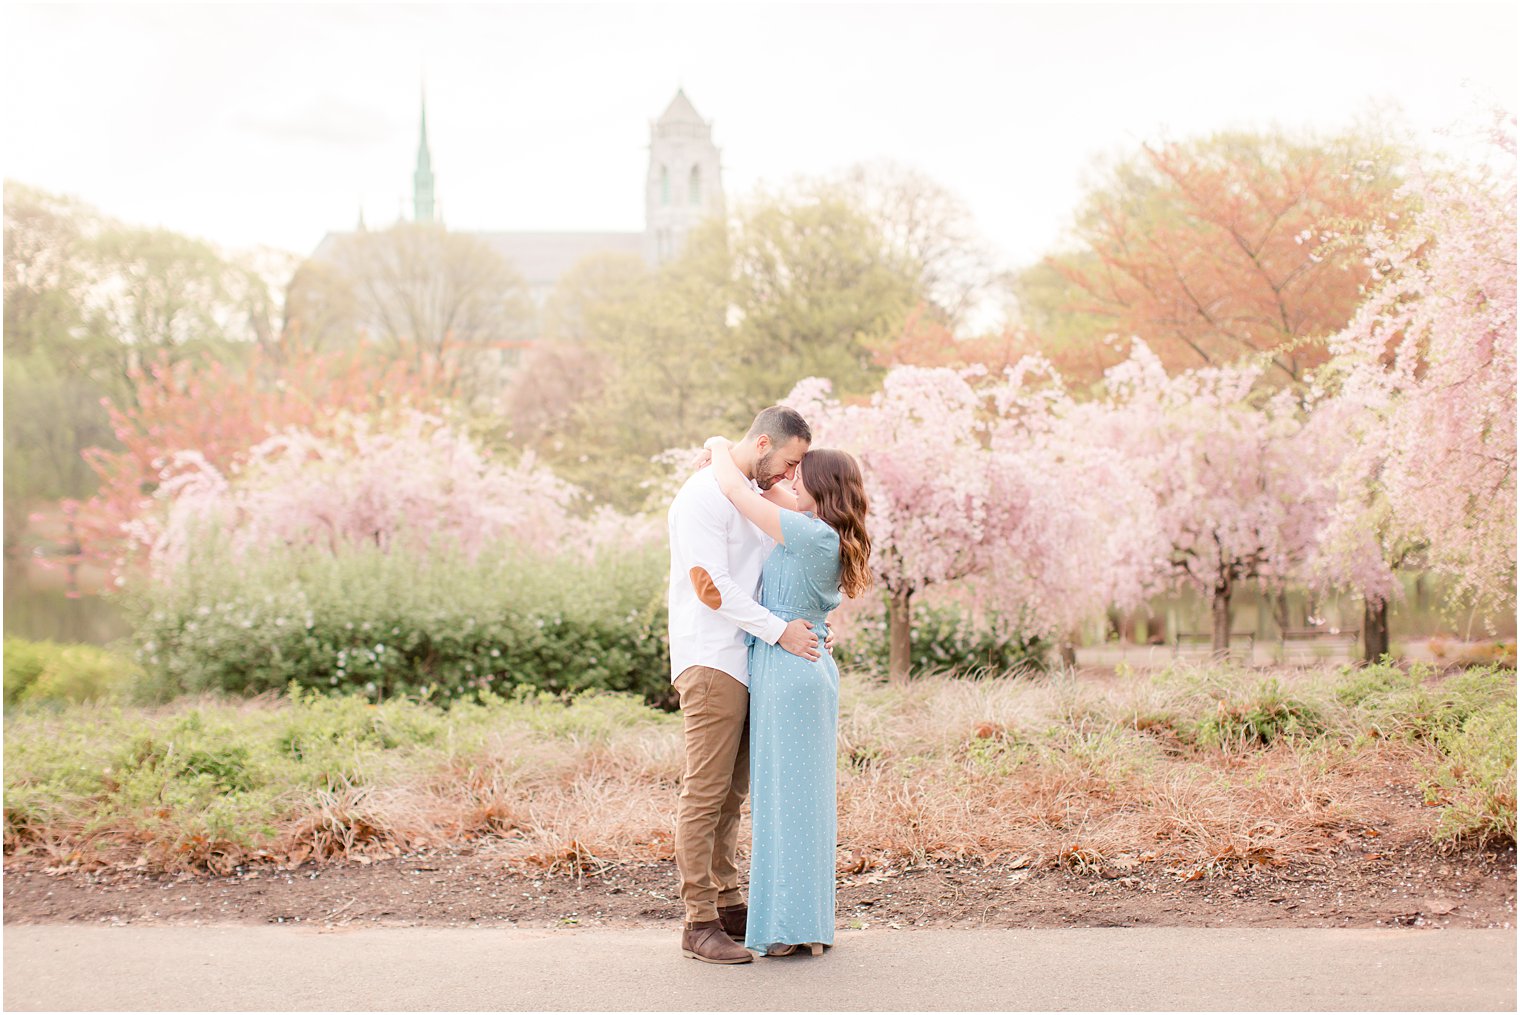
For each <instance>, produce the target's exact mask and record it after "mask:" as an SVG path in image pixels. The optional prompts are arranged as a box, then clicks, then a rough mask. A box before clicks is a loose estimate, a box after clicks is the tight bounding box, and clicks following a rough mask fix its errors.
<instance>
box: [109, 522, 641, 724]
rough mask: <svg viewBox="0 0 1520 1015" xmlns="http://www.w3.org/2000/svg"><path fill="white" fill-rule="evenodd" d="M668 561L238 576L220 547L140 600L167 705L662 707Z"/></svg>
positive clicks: (323, 562) (420, 565)
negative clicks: (621, 699) (587, 693)
mask: <svg viewBox="0 0 1520 1015" xmlns="http://www.w3.org/2000/svg"><path fill="white" fill-rule="evenodd" d="M663 557H664V552H663V549H661V548H654V549H643V550H635V551H629V552H626V553H624V554H621V555H617V556H612V555H604V556H603V557H602V558H601V559H599V560H596V561H586V560H584V559H583V558H582V557H580V556H579V555H578V554H576V553H573V552H566V553H565V554H563V555H561V556H559V557H557V558H545V557H541V556H536V555H533V554H529V553H525V552H513V551H511V550H508V549H500V550H498V551H496V552H494V553H491V554H487V555H483V556H482V557H480V558H479V559H477V560H475V561H473V562H472V561H468V560H465V559H464V558H462V557H461V556H459V555H457V554H455V553H452V552H449V551H447V550H441V551H437V552H432V553H422V554H417V553H406V552H393V553H385V552H381V551H380V550H378V549H375V548H350V549H345V550H342V551H340V552H339V553H337V554H336V555H334V554H332V553H329V552H320V551H315V550H290V551H285V552H278V553H270V554H265V555H263V556H261V557H260V558H258V559H256V560H251V561H245V562H241V563H234V562H232V561H230V560H229V559H227V558H226V557H225V556H224V555H221V554H219V553H218V552H216V550H215V548H214V547H208V548H207V550H206V552H205V553H203V554H202V555H201V557H200V558H199V559H198V560H197V561H195V562H193V563H192V564H191V565H189V566H187V567H186V568H185V569H184V570H183V572H182V573H181V574H180V575H179V577H178V578H177V580H176V581H175V582H174V583H173V584H172V585H170V586H168V587H155V588H153V589H152V590H151V591H150V592H149V593H148V594H147V595H146V596H144V597H143V598H141V599H140V600H139V601H138V602H137V604H136V610H135V614H136V616H135V618H134V619H135V620H136V629H137V642H138V649H137V655H138V659H139V660H140V661H141V663H142V664H143V666H144V667H146V669H147V671H148V674H149V681H150V684H151V686H152V688H153V689H154V691H155V692H156V694H157V696H158V697H161V698H168V697H172V696H173V695H175V694H179V693H183V692H197V691H207V690H212V691H223V692H233V693H256V692H262V691H272V690H281V689H284V688H285V687H286V686H287V685H289V684H291V683H294V684H296V685H298V686H300V687H304V688H311V689H315V690H322V691H347V690H350V689H352V690H357V691H361V692H363V693H364V694H365V695H367V696H368V697H370V698H371V699H373V700H382V699H386V698H391V697H394V696H397V695H415V696H421V697H437V698H438V699H440V700H455V699H459V698H462V697H471V696H477V695H479V694H481V693H482V692H485V691H489V690H495V691H504V690H509V689H511V688H515V687H530V688H537V689H542V690H545V691H550V692H563V691H571V692H575V691H583V690H614V691H630V692H634V693H636V694H640V695H643V696H644V697H645V698H647V699H649V700H664V699H665V698H666V697H667V696H668V695H669V691H670V674H669V665H670V664H669V652H668V648H667V645H666V640H667V635H666V620H665V594H666V593H665V569H664V562H663Z"/></svg>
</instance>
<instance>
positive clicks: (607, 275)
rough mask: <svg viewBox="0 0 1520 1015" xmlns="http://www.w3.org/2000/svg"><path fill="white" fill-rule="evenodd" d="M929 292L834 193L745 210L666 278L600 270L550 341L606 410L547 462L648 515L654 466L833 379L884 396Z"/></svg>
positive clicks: (696, 244)
mask: <svg viewBox="0 0 1520 1015" xmlns="http://www.w3.org/2000/svg"><path fill="white" fill-rule="evenodd" d="M922 292H923V290H922V286H921V284H920V276H919V272H918V270H917V268H916V266H915V265H914V264H913V263H911V261H910V260H909V259H907V258H905V257H902V256H900V254H899V253H898V252H897V251H896V250H894V248H893V246H892V244H891V243H890V242H889V241H888V239H887V237H886V236H885V235H884V233H883V231H882V230H881V228H880V227H879V226H878V225H877V224H876V223H875V222H874V221H873V220H872V219H871V218H870V217H869V216H868V215H867V214H866V213H865V212H864V211H863V210H862V209H860V208H857V207H856V206H855V205H854V204H852V203H851V201H850V200H848V199H847V198H846V196H845V195H844V194H843V193H842V192H840V191H839V190H838V189H836V188H833V187H831V186H827V185H817V186H813V185H804V186H799V187H798V188H796V190H795V193H794V194H793V196H790V197H785V198H781V197H775V196H771V195H764V194H762V195H760V196H759V197H757V198H755V199H753V200H751V201H749V202H747V203H744V204H741V205H740V206H739V207H738V208H737V209H736V211H735V212H734V214H733V215H732V216H731V217H730V218H729V219H727V220H726V221H724V220H712V221H709V222H707V223H705V224H704V225H703V226H702V227H699V228H698V229H696V230H694V231H693V232H692V233H691V235H690V236H689V238H688V240H687V244H686V247H685V249H684V250H683V251H682V253H681V256H679V257H677V258H676V259H674V260H673V261H671V262H669V263H667V264H665V265H662V266H661V267H660V268H659V269H658V270H654V271H651V270H648V269H643V268H640V267H638V266H636V265H634V264H630V263H628V262H626V261H622V262H619V261H613V260H602V261H596V262H588V263H586V264H584V265H582V266H581V268H580V269H579V270H577V271H576V272H573V273H571V275H569V276H567V277H566V279H565V280H563V281H562V283H561V285H560V287H559V291H558V292H557V293H556V294H555V297H554V299H553V300H552V301H551V303H550V305H549V307H548V308H547V310H546V315H545V317H546V328H545V334H546V340H547V342H552V343H559V348H560V352H559V354H558V355H559V356H560V357H561V358H560V360H559V361H558V365H557V366H555V367H554V369H557V370H558V371H559V372H560V373H561V374H564V373H565V360H564V358H563V357H564V356H566V355H568V352H567V350H570V349H574V350H578V352H579V354H580V355H582V356H583V357H584V358H583V359H582V360H580V361H577V362H579V364H580V365H581V366H582V367H583V369H584V371H585V373H582V374H579V375H577V376H578V377H579V378H581V379H584V378H585V377H587V376H589V375H593V374H594V377H595V385H594V388H593V389H591V390H594V395H593V396H590V397H585V396H584V395H583V397H581V398H580V399H579V401H576V402H575V403H574V406H575V407H574V410H573V411H571V412H567V413H565V414H564V416H563V417H562V420H561V425H559V426H557V427H556V428H555V430H554V432H553V434H552V436H547V437H546V439H543V440H541V442H540V444H539V445H538V446H539V447H541V448H542V449H543V450H544V453H545V454H546V455H547V456H548V458H549V459H550V461H551V462H552V463H553V464H554V466H555V467H556V469H557V470H558V471H560V472H561V473H562V474H564V475H565V476H566V477H567V478H570V479H571V480H572V481H573V482H576V483H579V484H580V485H582V486H584V487H586V488H587V489H588V490H590V491H591V492H592V493H593V494H594V495H596V496H598V497H600V498H602V499H606V500H610V501H611V502H613V503H616V504H619V505H621V506H625V507H626V506H637V505H639V504H641V503H642V502H643V501H644V499H645V497H646V496H647V493H648V481H649V479H650V477H651V474H652V473H653V472H654V471H655V470H654V467H653V466H652V465H651V461H650V459H651V457H652V456H654V455H658V454H659V453H660V452H662V451H664V450H667V449H669V448H675V447H686V446H691V445H694V444H697V443H700V442H701V440H702V438H703V437H705V436H707V435H708V434H710V433H712V432H715V431H723V432H729V433H733V432H737V431H738V430H740V429H742V428H743V427H745V426H747V425H748V424H749V422H750V420H751V419H752V418H753V416H754V414H755V412H756V411H758V410H759V409H761V408H763V407H764V406H766V405H768V404H771V403H773V402H775V401H776V400H777V399H779V398H781V397H783V396H784V395H785V394H786V393H787V392H788V391H789V390H791V388H792V386H793V385H794V384H796V382H797V381H798V380H800V379H802V378H803V377H807V376H812V375H820V376H826V377H829V378H830V379H831V380H833V381H834V384H835V389H836V390H837V391H840V392H841V393H843V394H846V395H848V394H852V393H856V394H858V393H864V392H867V391H870V390H871V389H872V388H874V386H875V385H876V383H877V382H878V380H879V378H880V376H881V374H882V370H881V367H880V366H878V365H877V362H876V350H877V349H878V348H880V347H882V346H883V345H885V344H886V343H887V342H888V341H890V340H891V339H892V338H893V337H895V336H896V334H897V333H898V332H900V331H901V329H902V327H903V324H904V322H905V320H906V319H907V316H908V314H909V313H910V312H911V311H912V310H913V309H914V308H915V307H917V306H918V305H919V304H920V303H921V302H922ZM552 365H553V364H551V363H549V362H548V361H547V359H546V361H545V363H544V365H543V366H542V367H541V371H540V373H539V375H538V377H537V378H536V379H537V380H541V381H547V380H549V379H551V376H552V373H551V370H550V367H551V366H552ZM535 390H536V392H537V394H538V396H539V397H547V396H546V395H545V391H546V390H547V388H546V386H545V385H538V386H536V388H535ZM560 390H561V392H562V393H566V394H568V390H569V389H568V386H566V387H562V388H561V389H560Z"/></svg>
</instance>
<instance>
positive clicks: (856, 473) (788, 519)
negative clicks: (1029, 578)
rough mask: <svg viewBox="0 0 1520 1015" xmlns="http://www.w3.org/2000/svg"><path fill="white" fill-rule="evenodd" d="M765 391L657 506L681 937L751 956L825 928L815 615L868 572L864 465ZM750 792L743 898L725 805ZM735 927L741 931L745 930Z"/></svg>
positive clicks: (824, 747) (827, 865)
mask: <svg viewBox="0 0 1520 1015" xmlns="http://www.w3.org/2000/svg"><path fill="white" fill-rule="evenodd" d="M811 444H812V431H811V430H810V429H809V428H808V425H807V423H806V421H805V420H803V418H802V416H801V415H799V414H798V413H797V412H796V411H794V410H792V409H788V408H786V407H784V406H772V407H771V408H769V409H766V410H764V411H763V412H761V413H760V415H758V416H756V417H755V421H754V423H753V424H751V426H750V429H749V432H748V434H746V435H745V437H744V439H743V440H742V441H740V442H739V443H738V444H730V443H729V442H728V441H727V440H725V439H723V438H721V437H715V438H713V439H711V440H709V441H708V442H707V448H708V451H709V452H710V453H711V462H710V464H707V465H705V466H704V467H703V468H701V469H700V470H699V471H698V472H697V473H696V474H695V475H693V476H692V477H691V478H690V479H688V480H687V481H686V483H685V485H684V486H682V488H681V491H680V492H679V493H678V494H677V495H676V498H675V500H674V502H673V503H672V504H671V507H670V519H669V520H670V661H671V675H672V679H673V681H674V684H675V690H676V692H677V694H678V695H679V697H680V702H681V712H682V716H683V720H684V727H685V744H686V761H685V766H684V770H683V773H682V779H681V796H680V803H679V807H678V810H677V817H676V844H675V845H676V866H677V868H678V869H679V872H680V877H681V903H682V905H683V906H684V907H685V910H686V915H685V921H686V922H685V926H684V929H683V932H682V935H681V951H682V953H683V954H685V955H687V956H689V957H691V958H694V959H699V960H701V961H703V962H715V963H722V964H736V963H741V962H749V961H752V960H753V958H754V954H755V953H756V952H758V953H759V954H762V955H766V956H772V957H774V956H780V955H790V954H793V953H794V952H797V951H798V950H799V949H801V948H806V949H807V950H809V951H810V952H811V953H812V954H814V955H817V954H821V953H822V951H823V949H824V947H826V946H828V945H832V944H833V943H834V849H835V834H836V830H837V816H836V814H835V809H834V808H835V787H834V770H835V764H836V750H837V748H836V739H837V735H838V733H837V731H838V724H839V670H838V669H837V668H836V667H835V665H834V660H833V658H832V657H831V656H830V648H831V647H832V637H831V636H828V632H827V627H826V623H825V621H826V618H827V616H828V614H829V613H830V611H832V610H833V609H834V608H835V607H837V606H838V605H839V603H840V601H841V597H842V596H843V595H849V596H851V597H854V596H857V595H860V594H861V593H862V592H864V591H865V590H866V588H867V587H868V586H869V585H870V582H871V572H870V567H869V560H870V556H871V539H870V536H869V535H868V534H867V533H866V528H865V520H866V497H865V488H864V484H863V482H862V480H861V474H860V468H859V466H858V465H857V464H856V463H855V460H854V459H853V458H851V457H850V456H849V455H847V454H845V453H844V452H842V451H832V450H826V449H822V448H820V449H816V450H815V449H811ZM747 795H752V796H753V800H752V803H751V808H750V810H751V818H752V826H753V827H752V831H753V843H752V846H751V850H750V877H749V905H748V906H746V905H745V902H744V894H743V892H742V891H741V889H740V887H739V868H738V864H737V853H738V846H739V811H740V808H741V807H742V806H743V804H744V799H745V797H746V796H747ZM739 942H743V944H742V945H741V944H740V943H739Z"/></svg>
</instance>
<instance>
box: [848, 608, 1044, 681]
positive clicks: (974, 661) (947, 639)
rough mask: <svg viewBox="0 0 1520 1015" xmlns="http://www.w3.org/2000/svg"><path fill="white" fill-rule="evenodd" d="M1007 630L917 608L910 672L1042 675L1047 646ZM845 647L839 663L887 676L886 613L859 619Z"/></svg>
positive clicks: (994, 622)
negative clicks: (1032, 672)
mask: <svg viewBox="0 0 1520 1015" xmlns="http://www.w3.org/2000/svg"><path fill="white" fill-rule="evenodd" d="M1008 627H1009V625H1007V624H1005V623H1002V622H1000V621H999V620H998V619H997V618H996V617H993V618H990V619H989V620H988V621H987V622H985V623H981V624H977V623H974V622H973V621H972V619H971V618H970V617H969V616H968V615H967V614H966V613H965V611H963V610H961V609H959V608H957V607H954V606H931V605H921V606H915V607H914V608H913V629H912V631H911V632H910V637H909V646H910V648H909V659H910V661H911V665H912V668H913V670H914V671H915V672H918V671H925V670H941V671H948V672H953V673H958V674H960V675H963V676H971V675H974V674H980V673H1007V672H1008V671H1009V670H1013V669H1030V670H1037V671H1044V669H1045V667H1046V662H1045V657H1046V653H1047V650H1048V649H1049V645H1048V643H1046V642H1045V641H1043V640H1042V639H1040V638H1037V637H1033V636H1030V635H1026V634H1023V633H1021V632H1019V631H1016V630H1009V629H1008ZM843 648H844V652H843V653H842V655H841V659H842V661H844V662H845V663H846V664H848V665H852V666H856V667H864V668H868V669H872V670H875V671H877V672H881V673H885V672H886V669H887V660H888V657H889V655H890V653H891V638H890V633H889V631H888V628H887V622H886V614H885V611H884V610H882V611H875V610H873V611H872V612H871V614H869V615H868V616H866V617H864V618H862V619H861V620H860V621H859V622H858V623H857V624H856V626H855V627H854V629H853V630H852V633H851V636H850V639H849V641H848V643H846V644H845V645H844V646H843Z"/></svg>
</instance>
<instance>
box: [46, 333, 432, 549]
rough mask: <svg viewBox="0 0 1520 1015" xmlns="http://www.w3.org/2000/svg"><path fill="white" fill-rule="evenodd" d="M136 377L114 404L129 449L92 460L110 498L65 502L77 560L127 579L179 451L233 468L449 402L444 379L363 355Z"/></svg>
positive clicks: (250, 362) (184, 367)
mask: <svg viewBox="0 0 1520 1015" xmlns="http://www.w3.org/2000/svg"><path fill="white" fill-rule="evenodd" d="M131 376H132V384H133V389H134V390H133V397H132V398H131V399H129V400H127V401H126V402H125V404H123V405H121V406H118V405H114V404H112V403H111V402H109V401H104V404H105V406H106V409H107V411H108V412H109V413H110V417H111V426H112V429H113V430H114V432H115V434H116V439H117V440H118V441H120V442H121V445H122V447H121V450H106V449H103V448H89V449H87V450H86V451H85V452H84V455H85V459H86V461H88V462H89V463H90V466H91V468H93V469H94V470H95V472H96V473H97V474H98V475H99V476H100V490H99V491H98V492H97V493H96V495H95V496H94V497H92V498H91V499H90V500H88V501H86V502H84V503H80V502H78V501H65V502H64V503H63V504H62V508H63V510H64V512H65V514H66V515H67V516H68V517H69V518H70V519H71V520H72V522H73V529H74V532H75V535H76V537H77V539H78V544H79V545H78V548H77V553H76V555H75V557H74V559H75V560H79V559H85V558H88V559H93V560H97V561H104V562H107V563H109V564H110V565H111V566H112V570H113V572H115V573H116V574H118V576H119V574H120V569H121V567H123V566H124V565H125V560H124V558H123V553H124V551H125V548H126V545H127V544H126V534H125V528H124V527H125V526H126V525H127V524H128V523H129V522H130V521H131V520H132V519H134V518H136V517H138V516H139V515H140V514H141V513H142V512H143V511H144V510H145V509H146V508H147V507H149V505H150V504H151V500H152V494H153V491H154V490H155V489H156V488H157V487H158V485H159V483H160V482H162V480H163V479H164V478H165V476H164V475H163V470H164V468H165V467H166V465H167V464H168V462H169V460H170V456H171V455H172V454H173V453H174V452H177V451H195V452H198V453H199V454H200V455H201V456H202V457H203V458H204V459H205V460H206V461H207V462H209V463H210V464H212V465H214V466H216V467H217V468H219V469H222V470H224V471H225V470H232V469H235V468H236V466H237V464H238V462H239V460H240V457H241V456H243V455H245V454H246V453H247V451H248V450H249V449H250V448H251V447H253V446H254V445H255V444H257V443H259V442H260V441H262V440H264V439H265V438H267V437H269V436H270V435H271V434H274V433H277V432H279V431H281V430H284V429H286V428H289V427H299V428H301V429H303V430H307V431H310V432H312V433H317V434H321V433H326V432H328V429H329V425H330V423H331V422H332V421H333V420H334V419H335V417H336V416H337V415H338V414H339V413H340V412H342V411H345V410H347V411H349V412H355V413H360V414H365V415H373V414H382V413H386V412H391V411H395V410H398V409H401V408H403V407H407V406H410V407H413V408H421V409H426V408H431V407H434V406H436V405H437V404H438V402H439V388H438V382H437V380H436V379H433V378H425V377H421V376H419V375H418V374H417V373H416V372H415V371H414V370H412V369H411V368H410V367H409V366H408V365H407V364H406V363H403V362H399V361H395V360H391V361H389V362H387V361H385V360H382V359H380V358H378V357H375V356H373V355H370V354H369V351H368V350H367V349H364V348H362V347H361V348H358V349H355V350H352V351H349V352H345V353H338V354H312V353H304V354H295V355H287V356H284V357H282V358H281V359H280V360H279V361H276V360H275V359H274V358H273V357H272V356H271V355H270V354H269V353H267V352H266V351H264V350H263V349H262V348H253V349H251V350H250V352H249V355H248V357H247V359H246V360H245V361H244V362H242V363H238V364H231V365H229V364H226V363H221V362H214V363H204V362H195V361H181V362H178V363H171V362H170V361H169V360H168V358H167V357H166V356H160V357H159V358H158V359H157V360H155V361H153V362H151V363H150V364H149V365H147V366H146V367H145V368H143V369H135V370H133V371H132V375H131Z"/></svg>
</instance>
